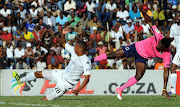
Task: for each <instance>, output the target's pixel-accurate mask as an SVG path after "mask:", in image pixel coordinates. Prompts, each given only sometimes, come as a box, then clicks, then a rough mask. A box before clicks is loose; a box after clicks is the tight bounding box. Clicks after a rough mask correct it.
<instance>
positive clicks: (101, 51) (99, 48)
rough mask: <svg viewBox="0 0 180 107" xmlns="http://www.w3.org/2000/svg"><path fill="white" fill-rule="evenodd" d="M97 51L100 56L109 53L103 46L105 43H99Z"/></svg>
mask: <svg viewBox="0 0 180 107" xmlns="http://www.w3.org/2000/svg"><path fill="white" fill-rule="evenodd" d="M96 51H97V53H98V55H101V54H104V53H106V52H107V47H105V46H104V45H103V42H99V43H98V47H97V49H96Z"/></svg>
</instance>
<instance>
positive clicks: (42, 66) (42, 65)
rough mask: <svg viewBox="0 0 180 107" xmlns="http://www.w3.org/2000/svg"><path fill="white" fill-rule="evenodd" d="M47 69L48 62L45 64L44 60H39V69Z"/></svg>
mask: <svg viewBox="0 0 180 107" xmlns="http://www.w3.org/2000/svg"><path fill="white" fill-rule="evenodd" d="M45 68H47V66H46V62H43V59H42V58H39V61H38V62H37V69H38V70H44V69H45Z"/></svg>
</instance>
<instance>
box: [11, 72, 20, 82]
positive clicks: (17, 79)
mask: <svg viewBox="0 0 180 107" xmlns="http://www.w3.org/2000/svg"><path fill="white" fill-rule="evenodd" d="M12 75H13V77H14V78H15V79H16V81H17V83H18V84H21V83H20V82H19V79H20V76H19V75H18V73H17V72H16V71H13V73H12Z"/></svg>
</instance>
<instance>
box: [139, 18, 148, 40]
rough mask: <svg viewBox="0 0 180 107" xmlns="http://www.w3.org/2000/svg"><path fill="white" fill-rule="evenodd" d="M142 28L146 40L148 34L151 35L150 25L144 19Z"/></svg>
mask: <svg viewBox="0 0 180 107" xmlns="http://www.w3.org/2000/svg"><path fill="white" fill-rule="evenodd" d="M141 26H142V27H143V38H144V39H146V38H147V36H148V34H149V29H150V26H149V24H147V23H146V21H145V19H144V18H142V25H141Z"/></svg>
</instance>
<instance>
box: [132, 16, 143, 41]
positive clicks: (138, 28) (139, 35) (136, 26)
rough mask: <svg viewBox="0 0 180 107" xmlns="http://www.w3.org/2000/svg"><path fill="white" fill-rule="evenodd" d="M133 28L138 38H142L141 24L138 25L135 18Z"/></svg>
mask: <svg viewBox="0 0 180 107" xmlns="http://www.w3.org/2000/svg"><path fill="white" fill-rule="evenodd" d="M134 27H135V30H136V31H137V34H138V40H139V41H140V40H143V36H142V34H143V27H142V26H141V25H139V20H136V25H134Z"/></svg>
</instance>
